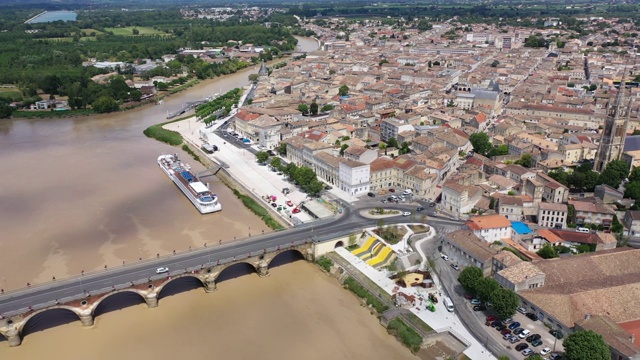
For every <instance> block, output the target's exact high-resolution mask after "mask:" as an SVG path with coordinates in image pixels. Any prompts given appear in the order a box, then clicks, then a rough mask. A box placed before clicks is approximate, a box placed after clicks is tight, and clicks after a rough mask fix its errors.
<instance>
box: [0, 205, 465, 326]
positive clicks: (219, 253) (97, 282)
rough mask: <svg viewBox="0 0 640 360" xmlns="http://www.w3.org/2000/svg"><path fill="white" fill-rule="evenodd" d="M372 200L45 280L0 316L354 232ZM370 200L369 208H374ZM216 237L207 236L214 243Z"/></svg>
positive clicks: (1, 304)
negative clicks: (336, 212) (274, 228)
mask: <svg viewBox="0 0 640 360" xmlns="http://www.w3.org/2000/svg"><path fill="white" fill-rule="evenodd" d="M367 203H373V202H372V201H364V204H360V205H359V206H357V207H349V206H345V207H344V211H343V214H342V215H340V216H339V217H336V218H331V219H325V220H318V221H315V222H313V223H308V224H303V225H298V226H297V227H295V228H292V229H288V230H283V231H278V232H274V233H269V234H265V235H260V236H255V237H250V238H246V239H243V240H240V241H235V242H232V243H227V244H223V245H217V244H216V245H211V246H208V247H205V248H200V249H195V250H192V251H188V252H184V253H179V254H176V255H171V256H169V257H160V258H158V259H150V260H144V261H141V262H136V263H132V264H127V265H124V266H118V267H114V268H108V269H107V270H101V271H95V272H93V273H90V274H84V275H82V276H76V277H73V278H69V279H58V280H56V281H52V282H49V283H46V284H42V285H37V286H32V287H30V288H24V289H20V290H16V291H11V292H7V293H5V294H4V295H0V315H2V316H5V317H6V316H12V315H14V314H17V313H23V312H26V311H28V310H29V307H32V308H33V309H36V308H38V307H40V306H47V305H52V304H54V303H55V301H56V300H60V301H62V300H63V299H70V298H75V299H79V298H81V297H83V295H84V293H85V292H87V293H92V292H100V293H103V292H107V291H108V290H109V289H111V288H113V287H115V288H117V289H119V288H123V287H128V286H129V284H131V282H135V283H140V282H141V281H142V282H146V281H147V280H148V279H150V278H151V279H160V278H165V277H166V276H167V274H162V275H158V274H156V269H157V268H158V267H161V266H166V267H168V268H169V275H170V274H171V273H172V271H178V270H180V271H181V272H184V271H185V269H190V268H198V267H200V266H201V265H204V264H208V263H216V262H218V261H220V262H221V263H224V262H229V261H232V259H235V258H241V257H243V256H246V255H247V254H249V253H253V254H257V253H259V252H262V251H264V250H265V249H275V248H277V247H286V246H287V245H290V244H291V243H293V242H296V241H300V240H304V239H310V240H313V241H314V242H322V241H325V240H330V239H333V238H337V237H340V236H345V235H347V234H349V233H352V232H354V231H359V230H360V229H362V228H364V227H369V226H373V225H375V224H376V222H377V220H376V219H369V218H365V217H363V216H362V215H360V210H362V209H364V208H373V207H374V205H373V204H372V205H368V206H367ZM378 204H379V203H376V205H375V206H378ZM386 205H387V206H385V208H386V209H397V210H402V211H414V210H415V207H416V206H415V205H414V204H412V205H409V204H394V205H390V204H386ZM384 221H385V224H394V223H404V222H408V221H409V219H408V218H407V217H403V216H401V215H399V216H395V217H390V218H385V219H384ZM428 223H431V224H434V225H435V224H438V223H441V224H443V225H461V222H460V221H453V220H446V219H442V218H430V219H429V221H428ZM217 240H218V239H212V242H211V243H215V242H216V241H217Z"/></svg>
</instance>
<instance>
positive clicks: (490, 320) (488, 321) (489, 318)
mask: <svg viewBox="0 0 640 360" xmlns="http://www.w3.org/2000/svg"><path fill="white" fill-rule="evenodd" d="M496 320H498V319H497V318H496V317H495V316H493V315H487V319H486V322H487V323H489V324H491V323H492V322H494V321H496ZM489 324H487V325H489Z"/></svg>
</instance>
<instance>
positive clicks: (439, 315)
mask: <svg viewBox="0 0 640 360" xmlns="http://www.w3.org/2000/svg"><path fill="white" fill-rule="evenodd" d="M417 248H418V249H420V247H419V246H417ZM336 252H337V253H338V254H339V255H340V256H342V257H343V258H344V259H346V260H347V261H349V263H351V264H352V265H353V266H354V267H356V268H357V269H358V270H359V271H360V272H361V273H363V274H364V275H365V276H367V277H368V278H369V279H370V280H371V281H373V282H375V283H376V284H378V286H380V287H381V288H382V289H383V290H384V291H386V292H387V293H388V294H390V295H393V294H395V293H398V292H402V293H404V294H407V295H414V296H415V297H416V299H418V300H417V301H416V304H414V305H413V306H412V307H411V308H410V309H409V310H410V311H411V312H412V313H414V314H415V315H416V316H418V317H419V318H420V319H422V321H424V322H425V323H426V324H427V325H429V326H430V327H431V328H432V329H434V330H435V331H437V332H441V331H451V332H452V333H455V334H457V335H458V336H460V337H461V338H463V339H464V340H465V341H466V342H467V343H468V344H469V347H468V348H467V349H466V350H465V351H464V354H465V355H467V356H468V357H469V358H471V359H473V360H484V359H486V360H494V359H496V358H495V357H494V356H493V354H491V352H490V351H489V350H487V349H486V348H485V347H484V346H483V345H482V344H480V343H479V342H478V341H477V340H476V339H475V338H474V337H473V335H471V334H470V333H469V332H468V331H467V328H466V327H464V325H463V324H462V322H461V321H460V319H459V318H458V317H457V316H456V314H455V312H453V313H450V312H448V311H447V310H446V309H445V307H444V305H443V304H442V300H440V301H438V303H437V304H436V311H435V312H431V311H429V310H427V309H426V300H427V299H428V295H429V293H430V292H434V293H437V294H438V295H439V294H440V291H439V289H440V286H439V281H438V279H437V277H436V276H435V275H434V282H435V283H436V285H437V286H436V288H432V289H423V288H417V287H412V288H402V287H399V286H397V285H396V284H395V283H394V282H393V280H391V279H389V278H388V277H387V272H386V271H385V270H382V271H378V270H376V269H374V268H373V267H371V266H369V265H368V264H367V263H366V262H365V261H363V260H361V259H359V258H358V257H357V256H355V255H353V254H352V253H351V252H349V251H348V250H347V249H345V248H337V249H336ZM420 255H421V257H422V258H423V259H425V256H424V255H425V254H423V253H420ZM438 298H439V299H441V298H442V296H438Z"/></svg>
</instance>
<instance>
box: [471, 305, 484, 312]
mask: <svg viewBox="0 0 640 360" xmlns="http://www.w3.org/2000/svg"><path fill="white" fill-rule="evenodd" d="M485 310H487V307H486V306H484V305H476V306H474V307H473V311H485Z"/></svg>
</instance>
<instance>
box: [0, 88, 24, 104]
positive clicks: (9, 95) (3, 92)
mask: <svg viewBox="0 0 640 360" xmlns="http://www.w3.org/2000/svg"><path fill="white" fill-rule="evenodd" d="M0 98H4V99H10V100H12V101H20V100H22V91H20V89H17V88H14V87H6V88H5V87H0Z"/></svg>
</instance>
